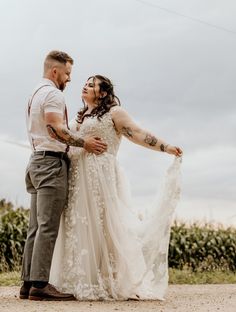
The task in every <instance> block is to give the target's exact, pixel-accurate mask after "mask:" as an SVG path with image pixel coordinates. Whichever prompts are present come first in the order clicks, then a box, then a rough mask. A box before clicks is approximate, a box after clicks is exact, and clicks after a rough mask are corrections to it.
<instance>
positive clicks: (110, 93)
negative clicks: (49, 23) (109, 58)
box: [77, 75, 120, 123]
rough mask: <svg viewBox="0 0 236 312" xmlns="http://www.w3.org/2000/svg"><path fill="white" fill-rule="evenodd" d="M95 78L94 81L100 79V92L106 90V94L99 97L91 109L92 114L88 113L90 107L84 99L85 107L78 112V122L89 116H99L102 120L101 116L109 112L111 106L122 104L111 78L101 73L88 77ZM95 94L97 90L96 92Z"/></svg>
mask: <svg viewBox="0 0 236 312" xmlns="http://www.w3.org/2000/svg"><path fill="white" fill-rule="evenodd" d="M91 78H92V79H93V82H95V80H96V79H98V80H99V87H100V93H102V92H105V93H106V96H104V97H103V98H98V99H97V101H98V105H97V106H96V107H95V108H94V109H93V110H92V111H91V113H90V114H86V111H87V110H88V107H87V106H86V105H85V103H84V101H83V103H84V107H83V108H82V109H81V110H80V111H79V112H78V113H77V122H78V123H82V122H83V120H84V118H85V117H88V116H94V117H95V116H97V118H98V119H99V120H100V118H101V117H102V116H103V115H104V114H106V113H107V112H109V110H110V109H111V107H113V106H116V105H120V100H119V98H118V97H117V96H116V95H115V94H114V89H113V84H112V82H111V81H110V79H108V78H106V77H104V76H101V75H95V76H91V77H89V78H88V80H89V79H91ZM94 94H95V92H94Z"/></svg>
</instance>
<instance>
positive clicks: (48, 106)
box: [43, 90, 65, 115]
mask: <svg viewBox="0 0 236 312" xmlns="http://www.w3.org/2000/svg"><path fill="white" fill-rule="evenodd" d="M43 108H44V113H59V114H62V115H64V112H65V98H64V95H63V93H62V92H61V91H60V90H52V91H51V92H49V93H48V95H47V97H46V99H45V102H44V104H43Z"/></svg>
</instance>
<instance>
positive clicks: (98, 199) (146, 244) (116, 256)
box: [50, 108, 181, 300]
mask: <svg viewBox="0 0 236 312" xmlns="http://www.w3.org/2000/svg"><path fill="white" fill-rule="evenodd" d="M112 109H116V108H112ZM75 125H76V122H74V126H73V125H72V130H73V129H74V130H75ZM79 134H80V136H81V137H85V136H90V135H95V136H98V137H100V138H102V139H103V140H104V141H105V142H106V143H107V144H108V150H107V152H105V153H103V154H102V155H99V156H97V155H95V154H92V153H88V152H86V151H85V150H84V149H80V148H71V150H70V157H71V167H70V171H69V197H68V204H67V207H66V208H65V211H64V213H63V215H62V217H61V224H60V229H59V235H58V238H57V242H56V246H55V251H54V255H53V260H52V267H51V273H50V283H52V284H53V285H55V286H56V287H57V288H58V289H59V290H61V291H63V292H69V293H73V294H74V295H75V296H76V298H77V299H79V300H111V299H116V300H126V299H128V298H140V299H160V300H162V299H163V298H164V294H165V292H166V289H167V285H168V245H169V237H170V225H171V220H172V215H173V212H174V209H175V206H176V203H177V201H178V198H179V171H180V162H181V161H180V159H177V158H176V159H175V160H174V162H173V164H172V165H171V167H170V168H169V169H168V171H167V175H166V177H165V180H164V183H163V189H162V191H161V192H160V197H159V201H158V203H157V204H156V207H155V209H152V211H153V213H151V214H149V218H147V219H146V220H145V219H143V220H140V218H139V217H138V213H137V212H136V211H135V208H132V207H131V206H130V196H129V190H128V184H127V182H126V178H125V176H124V174H123V171H122V170H121V168H120V166H119V164H118V162H117V159H116V154H117V151H118V148H119V145H120V141H121V137H120V136H119V135H118V134H117V133H116V130H115V128H114V124H113V121H112V118H111V111H110V112H108V113H106V114H105V115H103V117H102V118H101V120H100V121H99V120H98V119H97V118H96V117H88V118H87V119H85V120H84V122H83V124H82V125H81V127H80V130H79ZM134 157H135V156H134Z"/></svg>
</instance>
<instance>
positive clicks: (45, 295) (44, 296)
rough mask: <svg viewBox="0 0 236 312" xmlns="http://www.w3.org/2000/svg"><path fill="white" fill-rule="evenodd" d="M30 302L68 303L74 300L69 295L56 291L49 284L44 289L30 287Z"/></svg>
mask: <svg viewBox="0 0 236 312" xmlns="http://www.w3.org/2000/svg"><path fill="white" fill-rule="evenodd" d="M29 299H30V300H48V301H49V300H55V301H69V300H76V299H75V297H74V296H73V295H71V294H64V293H61V292H59V291H58V290H56V288H55V287H54V286H52V285H51V284H47V286H45V287H44V288H36V287H31V288H30V292H29Z"/></svg>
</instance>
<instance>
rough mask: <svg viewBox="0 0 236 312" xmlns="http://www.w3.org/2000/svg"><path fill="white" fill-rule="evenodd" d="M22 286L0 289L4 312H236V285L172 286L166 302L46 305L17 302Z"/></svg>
mask: <svg viewBox="0 0 236 312" xmlns="http://www.w3.org/2000/svg"><path fill="white" fill-rule="evenodd" d="M18 291H19V287H0V311H1V312H39V311H40V312H64V311H67V312H77V311H78V312H108V311H109V312H112V311H122V312H123V311H137V312H148V311H157V312H236V284H232V285H229V284H227V285H170V286H169V289H168V293H167V296H166V300H165V301H161V302H160V301H118V302H114V301H113V302H79V301H72V302H52V301H51V302H45V301H43V302H42V301H41V302H38V301H30V300H20V299H18Z"/></svg>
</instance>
